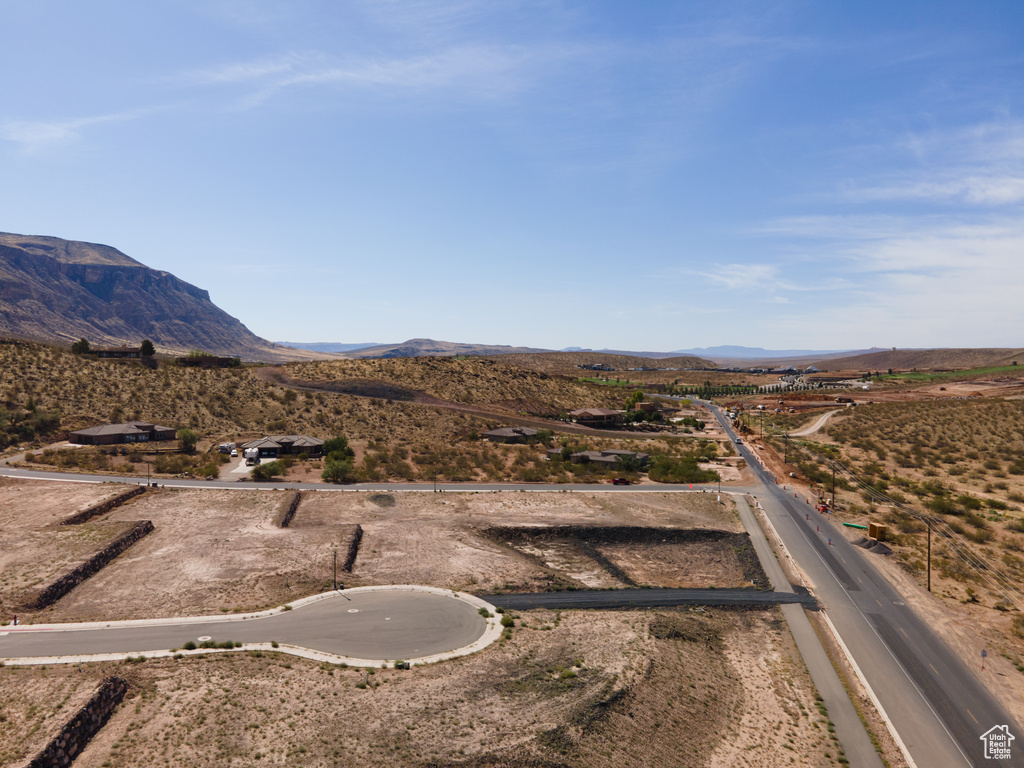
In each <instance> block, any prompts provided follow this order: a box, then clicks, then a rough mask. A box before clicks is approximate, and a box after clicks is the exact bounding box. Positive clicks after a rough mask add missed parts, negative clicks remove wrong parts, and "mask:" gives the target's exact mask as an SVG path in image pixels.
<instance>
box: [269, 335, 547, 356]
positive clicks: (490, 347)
mask: <svg viewBox="0 0 1024 768" xmlns="http://www.w3.org/2000/svg"><path fill="white" fill-rule="evenodd" d="M278 343H280V344H283V345H287V346H289V347H293V348H295V349H306V350H312V351H316V352H337V353H340V354H342V355H343V356H344V357H348V358H353V359H359V358H367V357H376V358H391V357H455V356H456V355H509V354H518V353H522V352H550V351H551V350H547V349H536V348H534V347H510V346H505V345H500V344H462V343H459V342H453V341H436V340H434V339H409V340H408V341H403V342H399V343H398V344H336V343H333V342H310V343H299V342H285V341H282V342H278ZM343 348H344V349H343Z"/></svg>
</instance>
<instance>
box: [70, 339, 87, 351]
mask: <svg viewBox="0 0 1024 768" xmlns="http://www.w3.org/2000/svg"><path fill="white" fill-rule="evenodd" d="M71 351H72V352H74V353H75V354H76V355H85V354H88V353H89V340H88V339H79V340H78V341H76V342H75V343H74V344H72V345H71Z"/></svg>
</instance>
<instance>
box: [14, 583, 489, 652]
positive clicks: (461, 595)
mask: <svg viewBox="0 0 1024 768" xmlns="http://www.w3.org/2000/svg"><path fill="white" fill-rule="evenodd" d="M344 592H345V593H360V592H426V593H430V594H434V595H440V596H442V597H450V598H453V599H455V600H460V601H462V602H464V603H467V604H469V605H470V606H472V607H474V608H476V609H480V608H484V609H486V610H487V612H488V613H489V614H491V615H490V616H489V617H488V618H487V619H486V629H485V630H484V633H483V634H482V635H481V636H480V637H479V638H477V639H476V640H475V641H473V642H472V643H470V644H469V645H466V646H463V647H462V648H456V649H454V650H451V651H446V652H444V653H436V654H433V655H430V656H420V657H417V658H409V659H402V661H407V662H409V664H413V665H417V666H418V665H421V664H433V663H435V662H438V661H446V660H448V659H454V658H458V657H460V656H468V655H470V654H473V653H476V652H478V651H481V650H483V649H484V648H486V647H487V646H488V645H490V644H491V643H493V642H494V641H495V640H497V639H498V638H499V637H501V633H502V631H503V628H502V626H501V616H500V615H499V614H498V613H497V609H496V608H495V607H494V606H493V605H491V604H490V603H488V602H487V601H486V600H482V599H480V598H479V597H476V596H475V595H470V594H467V593H465V592H456V591H454V590H451V589H440V588H438V587H424V586H420V585H417V584H396V585H391V586H387V585H386V586H373V587H354V588H353V589H346V590H344ZM342 596H343V593H342V592H341V591H337V592H334V591H332V592H323V593H321V594H319V595H311V596H309V597H304V598H302V599H301V600H296V601H295V602H292V603H288V605H289V606H290V607H291V608H292V609H297V608H301V607H302V606H304V605H310V604H311V603H316V602H319V601H321V600H327V599H330V598H338V597H342ZM284 611H285V608H283V607H282V608H273V609H271V610H269V611H260V612H259V613H247V614H235V615H231V616H188V617H184V618H180V619H174V618H167V619H136V620H129V621H108V622H83V623H80V624H27V625H24V626H23V627H22V626H19V627H3V628H0V635H3V634H8V633H14V632H18V633H22V632H70V631H79V630H94V629H108V628H111V629H116V628H120V627H152V626H167V625H178V626H180V625H188V624H199V623H211V622H217V623H228V622H232V621H246V620H248V619H258V618H265V617H268V616H276V615H278V614H280V613H283V612H284ZM238 651H269V652H272V653H287V654H291V655H292V656H299V657H302V658H305V659H311V660H313V661H320V662H327V663H330V664H347V665H349V666H351V667H377V668H380V667H385V666H387V664H388V662H391V663H394V662H395V661H397V659H359V658H354V657H350V656H339V655H337V654H333V653H326V652H324V651H318V650H316V649H313V648H305V647H303V646H297V645H289V644H286V643H280V644H278V647H276V648H275V647H273V645H272V644H271V643H269V642H267V643H245V644H243V645H242V646H241V647H240V648H196V649H195V650H192V651H185V650H177V651H172V650H170V649H168V650H162V651H145V652H140V653H101V654H91V655H82V656H31V657H21V658H6V659H2V660H0V663H3V664H6V665H11V666H34V665H40V664H82V663H87V662H93V661H123V660H125V659H127V658H129V657H131V658H137V657H139V656H142V657H144V658H147V659H164V658H169V657H173V656H175V655H176V654H181V655H182V656H198V655H201V654H204V653H232V652H238Z"/></svg>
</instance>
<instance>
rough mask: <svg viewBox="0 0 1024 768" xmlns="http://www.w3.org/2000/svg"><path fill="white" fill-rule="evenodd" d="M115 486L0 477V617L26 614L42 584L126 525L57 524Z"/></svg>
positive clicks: (112, 491) (114, 490)
mask: <svg viewBox="0 0 1024 768" xmlns="http://www.w3.org/2000/svg"><path fill="white" fill-rule="evenodd" d="M122 490H123V488H122V487H119V486H105V485H77V484H70V483H45V482H41V481H27V480H11V479H7V478H0V621H3V622H6V621H10V620H11V619H12V618H13V616H14V614H16V613H19V612H20V613H21V615H24V609H25V603H26V601H29V600H31V598H32V596H33V594H34V593H35V592H36V591H38V589H40V588H41V587H45V586H46V585H48V584H50V583H51V582H52V581H53V580H54V579H56V578H57V577H59V576H61V575H62V574H64V573H66V572H67V571H69V570H71V569H72V568H74V567H75V566H77V565H78V564H80V563H81V562H82V561H84V560H85V559H86V558H88V557H90V556H91V555H93V554H95V553H96V552H97V551H98V550H100V549H102V548H103V547H104V546H106V545H107V544H108V543H109V542H110V541H111V540H113V539H114V538H116V537H117V535H118V534H120V533H121V532H122V531H124V530H125V529H126V528H127V527H128V526H127V525H126V524H124V523H110V522H106V523H104V522H94V521H90V522H88V523H85V524H83V525H69V526H59V525H58V523H59V522H60V521H62V520H64V519H66V518H68V517H70V516H71V515H73V514H74V513H75V512H78V511H79V510H81V509H84V508H85V507H88V506H91V505H92V504H94V503H96V502H98V501H102V500H103V499H105V498H108V497H110V496H113V495H115V494H116V493H118V492H120V491H122Z"/></svg>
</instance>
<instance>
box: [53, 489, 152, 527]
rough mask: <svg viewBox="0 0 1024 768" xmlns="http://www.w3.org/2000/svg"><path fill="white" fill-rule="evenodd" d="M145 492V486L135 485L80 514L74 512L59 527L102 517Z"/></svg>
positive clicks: (87, 508)
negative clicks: (98, 516)
mask: <svg viewBox="0 0 1024 768" xmlns="http://www.w3.org/2000/svg"><path fill="white" fill-rule="evenodd" d="M145 492H146V486H144V485H137V486H135V487H134V488H132V489H131V490H128V491H124V492H123V493H119V494H117V495H116V496H114V497H113V498H110V499H107V500H106V501H101V502H99V503H98V504H93V505H92V506H91V507H86V508H85V509H83V510H82V511H81V512H76V513H75V514H73V515H72V516H71V517H69V518H67V519H66V520H61V522H60V524H61V525H79V524H80V523H84V522H85V521H86V520H91V519H92V518H94V517H96V515H102V514H103V513H104V512H109V511H110V510H112V509H115V508H116V507H120V506H121V505H122V504H124V503H125V502H126V501H128V500H129V499H134V498H135V497H136V496H138V495H140V494H143V493H145Z"/></svg>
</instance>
